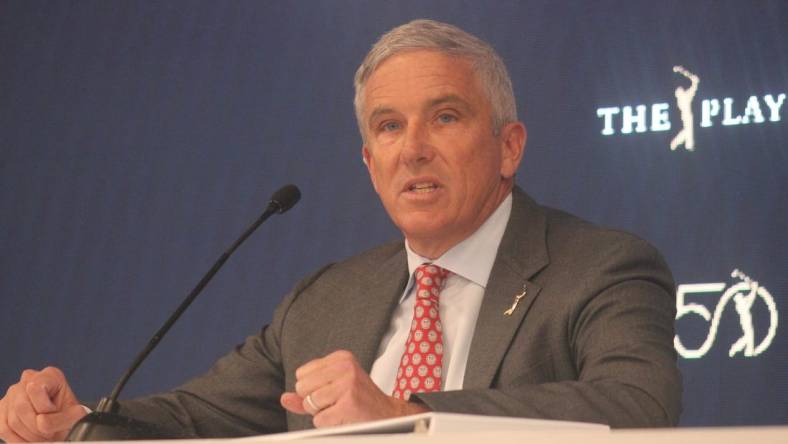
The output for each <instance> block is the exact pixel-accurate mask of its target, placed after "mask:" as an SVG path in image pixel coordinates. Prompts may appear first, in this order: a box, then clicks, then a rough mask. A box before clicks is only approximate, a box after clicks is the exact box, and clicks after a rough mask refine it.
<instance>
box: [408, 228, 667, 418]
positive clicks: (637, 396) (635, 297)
mask: <svg viewBox="0 0 788 444" xmlns="http://www.w3.org/2000/svg"><path fill="white" fill-rule="evenodd" d="M592 256H594V260H593V261H590V262H589V263H588V264H587V265H586V268H587V270H581V269H579V268H577V267H573V268H577V269H576V270H575V271H574V272H572V273H566V272H565V271H563V272H560V273H559V272H556V271H555V269H554V270H549V269H547V270H544V271H543V274H544V275H547V276H567V275H570V276H571V277H570V278H568V279H564V280H562V281H560V282H555V283H553V282H552V281H551V279H553V278H550V279H547V280H543V281H542V282H541V285H543V291H542V293H541V294H540V295H539V296H538V298H539V300H538V301H537V302H542V303H541V304H537V303H535V304H534V307H532V310H551V311H553V312H554V313H552V314H547V315H545V313H541V316H539V318H542V319H545V321H544V329H548V328H554V329H555V330H556V331H559V332H560V333H555V334H553V336H557V335H563V336H561V337H562V342H563V344H562V346H561V347H557V348H558V349H560V348H563V347H565V349H566V351H565V352H564V351H562V350H546V349H545V348H547V347H543V349H542V350H539V351H538V352H537V353H535V355H540V356H542V357H544V361H546V362H548V364H547V365H546V366H545V367H547V368H558V367H561V366H565V367H568V368H570V370H569V372H568V373H570V375H569V376H567V374H566V373H567V372H563V373H562V372H554V371H553V372H551V371H547V372H540V369H539V366H538V365H537V366H534V365H533V362H531V363H529V362H521V363H519V365H520V367H521V368H522V374H521V375H520V376H519V377H514V378H509V380H507V381H506V382H501V381H500V380H497V381H494V382H493V385H492V388H486V389H471V390H458V391H449V392H438V393H429V394H419V395H417V396H415V400H417V401H419V402H422V403H424V404H426V405H427V406H428V407H429V408H431V409H432V410H434V411H441V412H454V413H469V414H486V415H500V416H517V417H528V418H545V419H559V420H570V421H583V422H595V423H604V424H609V425H610V426H612V427H654V426H671V425H676V424H677V423H678V419H679V414H680V412H681V375H680V374H679V372H678V369H677V366H676V353H675V350H674V349H673V336H674V329H673V325H674V319H675V299H674V283H673V279H672V276H671V275H670V271H669V270H668V268H667V265H666V264H665V263H664V261H663V260H662V258H661V256H660V255H659V253H657V252H656V250H654V249H653V248H652V247H650V246H649V245H647V244H646V243H645V242H642V241H639V240H637V241H631V240H628V241H626V242H623V243H621V242H619V243H618V245H616V247H614V248H609V247H607V248H604V249H603V251H602V252H601V253H600V252H598V251H597V252H595V253H594V254H593V255H592ZM557 262H559V263H558V264H555V267H561V266H562V264H561V263H560V260H558V261H557ZM598 264H601V265H598ZM575 265H576V264H575ZM553 266H554V265H553V264H551V267H553ZM534 279H535V281H539V279H540V276H536V277H535V278H534ZM554 289H555V290H554ZM532 318H537V316H531V315H530V314H528V315H526V317H525V320H524V324H528V323H529V319H532ZM556 325H557V326H558V328H556ZM529 328H530V330H529ZM534 328H541V327H533V326H527V327H525V328H521V330H522V331H525V332H531V333H533V332H534V331H535V330H534ZM564 331H565V333H564ZM517 340H523V337H521V336H515V338H514V341H517ZM562 355H565V356H566V358H565V359H562V358H561V356H562ZM518 356H519V355H518ZM506 361H507V362H508V361H510V359H509V357H508V356H507V359H506ZM468 365H469V366H471V365H473V362H470V361H469V363H468ZM503 365H507V363H506V362H505V363H504V364H503ZM508 365H510V366H511V365H513V364H512V363H509V364H508ZM499 372H500V370H499ZM557 373H561V374H560V375H558V376H556V375H557Z"/></svg>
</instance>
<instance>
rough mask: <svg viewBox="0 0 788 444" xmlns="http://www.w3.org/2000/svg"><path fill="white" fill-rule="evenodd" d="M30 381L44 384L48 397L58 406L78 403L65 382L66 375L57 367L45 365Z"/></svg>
mask: <svg viewBox="0 0 788 444" xmlns="http://www.w3.org/2000/svg"><path fill="white" fill-rule="evenodd" d="M32 382H35V383H37V384H40V385H42V386H44V387H45V389H46V392H47V394H48V395H49V399H51V400H52V402H53V403H54V404H55V405H57V406H59V407H60V408H62V407H65V406H70V405H73V404H78V403H79V402H78V401H77V399H76V397H75V396H74V393H72V392H71V388H70V387H69V386H68V382H66V376H65V375H64V374H63V372H62V371H60V369H58V368H55V367H47V368H45V369H43V370H41V372H40V373H39V374H38V375H36V376H35V377H34V378H33V380H32Z"/></svg>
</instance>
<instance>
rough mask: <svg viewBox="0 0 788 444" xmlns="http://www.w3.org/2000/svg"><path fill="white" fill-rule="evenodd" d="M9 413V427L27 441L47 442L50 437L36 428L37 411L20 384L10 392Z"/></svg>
mask: <svg viewBox="0 0 788 444" xmlns="http://www.w3.org/2000/svg"><path fill="white" fill-rule="evenodd" d="M7 405H8V411H7V413H6V415H7V416H6V420H7V422H8V425H9V427H11V429H12V430H13V431H14V432H16V433H17V434H18V435H20V436H21V437H23V438H25V439H26V440H27V441H46V440H47V439H48V438H50V437H49V436H45V435H44V434H42V433H40V432H39V431H38V428H37V427H36V411H35V410H34V409H33V405H32V404H30V400H29V399H28V397H27V393H26V392H25V391H24V390H22V388H21V387H20V386H19V384H17V385H15V386H14V387H13V388H12V390H10V391H9V402H8V404H7Z"/></svg>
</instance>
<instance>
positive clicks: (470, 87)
mask: <svg viewBox="0 0 788 444" xmlns="http://www.w3.org/2000/svg"><path fill="white" fill-rule="evenodd" d="M445 95H451V96H453V97H457V98H460V99H462V100H464V101H467V102H469V103H471V104H477V105H483V104H484V102H486V100H485V98H484V95H483V94H482V90H481V85H480V82H479V80H478V76H477V74H476V72H475V70H474V69H473V65H472V63H471V61H470V60H468V59H467V58H464V57H458V56H451V55H447V54H443V53H440V52H437V51H427V50H417V51H408V52H403V53H399V54H395V55H393V56H391V57H389V58H387V59H386V60H384V61H383V62H382V63H381V64H380V65H379V66H378V67H377V68H376V69H375V71H374V72H373V73H372V75H371V76H370V77H369V79H368V80H367V83H366V85H365V87H364V95H363V99H364V102H363V104H364V107H363V108H364V114H365V115H368V114H369V113H371V112H373V111H374V108H377V107H379V106H387V107H388V106H394V105H396V104H399V105H407V104H408V103H410V102H422V101H425V100H433V99H435V98H438V97H440V96H445Z"/></svg>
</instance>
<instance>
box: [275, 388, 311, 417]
mask: <svg viewBox="0 0 788 444" xmlns="http://www.w3.org/2000/svg"><path fill="white" fill-rule="evenodd" d="M279 403H280V404H282V407H284V408H285V410H287V411H288V412H290V413H295V414H296V415H306V414H307V411H306V410H305V409H304V407H303V404H304V398H302V397H300V396H298V395H297V394H295V393H293V392H286V393H283V394H282V396H281V397H280V398H279Z"/></svg>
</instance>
